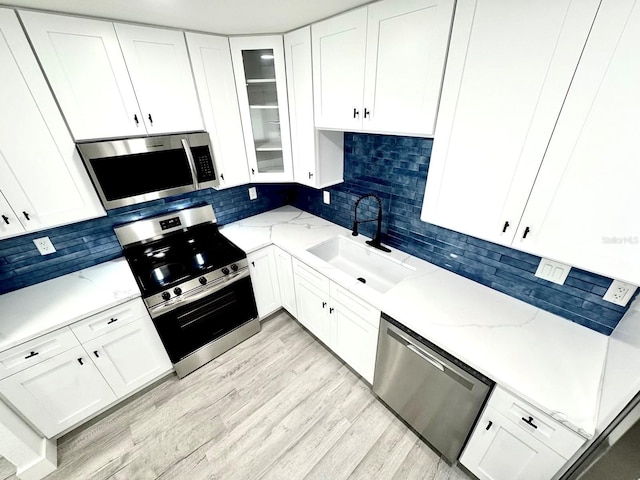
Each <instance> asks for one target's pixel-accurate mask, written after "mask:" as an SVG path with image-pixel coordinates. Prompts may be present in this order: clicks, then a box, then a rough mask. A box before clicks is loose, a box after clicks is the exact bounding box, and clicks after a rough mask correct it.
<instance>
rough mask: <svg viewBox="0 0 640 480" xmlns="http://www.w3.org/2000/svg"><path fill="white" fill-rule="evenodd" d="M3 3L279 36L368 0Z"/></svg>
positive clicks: (48, 0) (14, 0)
mask: <svg viewBox="0 0 640 480" xmlns="http://www.w3.org/2000/svg"><path fill="white" fill-rule="evenodd" d="M0 1H2V3H4V4H5V5H10V6H17V7H29V8H35V9H40V10H42V9H46V10H52V11H57V12H65V13H72V14H77V15H85V16H91V17H102V18H108V19H115V20H125V21H130V22H137V23H146V24H151V25H162V26H169V27H176V28H180V29H185V30H201V31H205V32H212V33H222V34H229V35H232V34H243V33H248V34H254V33H282V32H287V31H289V30H293V29H295V28H298V27H302V26H304V25H308V24H310V23H313V22H315V21H318V20H321V19H323V18H326V17H330V16H332V15H335V14H337V13H340V12H344V11H345V10H349V9H352V8H354V7H357V6H360V5H364V4H366V3H369V2H370V0H133V1H132V0H46V1H42V0H0Z"/></svg>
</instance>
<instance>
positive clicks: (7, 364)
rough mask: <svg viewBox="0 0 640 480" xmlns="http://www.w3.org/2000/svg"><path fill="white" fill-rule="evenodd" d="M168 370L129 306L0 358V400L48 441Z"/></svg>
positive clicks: (146, 325)
mask: <svg viewBox="0 0 640 480" xmlns="http://www.w3.org/2000/svg"><path fill="white" fill-rule="evenodd" d="M78 340H79V341H78ZM171 369H172V365H171V362H170V360H169V357H168V356H167V353H166V351H165V350H164V347H163V345H162V343H161V341H160V337H158V334H157V332H156V330H155V328H154V327H153V324H152V322H151V319H150V318H149V315H148V314H147V312H146V309H145V307H144V304H143V303H142V300H140V299H135V300H131V301H129V302H127V303H125V304H122V305H119V306H117V307H114V308H112V309H109V310H106V311H104V312H101V313H99V314H96V315H94V316H91V317H88V318H86V319H84V320H81V321H79V322H77V323H74V324H73V325H71V327H70V328H69V327H65V328H62V329H60V330H56V331H55V332H52V333H49V334H47V335H43V336H42V337H39V338H36V339H34V340H31V341H29V342H26V343H24V344H22V345H19V346H17V347H13V348H11V349H9V350H7V351H5V352H1V353H0V378H3V380H0V394H2V396H3V397H4V398H5V399H6V400H7V401H8V402H9V403H11V404H12V405H13V406H14V407H15V408H16V410H18V411H19V412H20V413H22V415H23V416H24V417H25V418H26V419H27V420H28V421H30V422H31V423H32V424H33V425H34V426H35V427H36V428H37V429H38V430H40V431H41V432H42V433H43V434H44V435H45V436H46V437H48V438H52V437H55V436H56V435H59V434H61V433H63V432H64V431H66V430H68V429H69V428H71V427H74V426H76V425H78V424H80V423H82V422H83V421H86V420H87V419H88V418H90V417H91V416H93V415H94V414H96V413H98V412H99V411H101V410H104V409H105V408H106V407H108V406H111V405H113V404H114V403H116V402H117V401H118V400H119V399H122V398H124V397H126V396H128V395H130V394H131V393H133V392H135V391H136V390H139V389H140V388H142V387H144V386H145V385H148V384H149V383H151V382H152V381H154V380H157V379H158V378H160V377H161V376H162V375H164V374H166V373H167V372H169V371H171Z"/></svg>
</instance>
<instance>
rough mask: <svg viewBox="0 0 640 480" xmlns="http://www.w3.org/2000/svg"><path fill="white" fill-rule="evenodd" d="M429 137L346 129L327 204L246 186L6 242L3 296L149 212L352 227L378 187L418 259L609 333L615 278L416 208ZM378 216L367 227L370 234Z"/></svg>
mask: <svg viewBox="0 0 640 480" xmlns="http://www.w3.org/2000/svg"><path fill="white" fill-rule="evenodd" d="M432 143H433V140H431V139H424V138H413V137H396V136H389V135H369V134H356V133H346V134H345V182H344V183H342V184H340V185H337V186H335V187H331V188H329V189H328V190H329V191H330V192H331V204H330V205H326V204H324V203H323V202H322V191H320V190H315V189H312V188H308V187H304V186H301V185H290V184H282V185H255V186H256V188H257V190H258V199H257V200H253V201H250V200H249V196H248V192H247V187H248V186H247V185H244V186H241V187H235V188H230V189H227V190H222V191H215V190H211V189H208V190H202V191H199V192H195V193H192V194H187V195H183V196H179V197H172V198H169V199H163V200H157V201H153V202H148V203H144V204H140V205H135V206H131V207H124V208H119V209H116V210H112V211H110V212H109V214H108V215H107V216H106V217H103V218H99V219H95V220H89V221H86V222H81V223H76V224H73V225H67V226H63V227H58V228H53V229H50V230H45V231H40V232H37V233H34V234H29V235H23V236H20V237H16V238H11V239H8V240H2V241H0V294H2V293H6V292H10V291H12V290H16V289H18V288H22V287H26V286H28V285H33V284H35V283H39V282H43V281H45V280H49V279H51V278H55V277H58V276H60V275H65V274H67V273H70V272H74V271H77V270H79V269H82V268H86V267H90V266H92V265H96V264H98V263H102V262H105V261H108V260H111V259H114V258H117V257H119V256H122V250H121V248H120V245H119V243H118V240H117V238H116V236H115V234H114V233H113V227H114V226H115V225H119V224H122V223H127V222H131V221H134V220H137V219H140V218H143V217H149V216H154V215H159V214H162V213H165V212H169V211H173V210H177V209H181V208H185V207H190V206H194V205H197V204H201V203H209V204H211V205H212V206H213V208H214V210H215V212H216V216H217V218H218V223H219V224H220V225H224V224H227V223H230V222H234V221H236V220H239V219H241V218H246V217H249V216H251V215H256V214H258V213H262V212H265V211H268V210H271V209H273V208H277V207H280V206H282V205H286V204H292V205H295V206H296V207H298V208H300V209H302V210H305V211H308V212H310V213H313V214H314V215H318V216H320V217H322V218H325V219H327V220H330V221H332V222H334V223H337V224H339V225H342V226H344V227H347V228H352V225H353V207H354V204H355V201H356V199H357V198H358V197H359V196H360V195H362V194H366V193H375V194H377V195H379V196H380V198H381V199H382V203H383V223H382V241H383V242H384V243H386V244H388V245H391V246H393V247H395V248H398V249H400V250H403V251H405V252H407V253H410V254H412V255H415V256H416V257H419V258H422V259H424V260H427V261H429V262H431V263H434V264H436V265H439V266H440V267H443V268H446V269H447V270H451V271H453V272H456V273H458V274H460V275H462V276H464V277H467V278H469V279H471V280H474V281H476V282H479V283H481V284H483V285H487V286H488V287H491V288H493V289H495V290H499V291H501V292H504V293H506V294H508V295H511V296H512V297H515V298H518V299H520V300H522V301H524V302H527V303H529V304H532V305H535V306H537V307H539V308H542V309H544V310H547V311H549V312H552V313H556V314H558V315H560V316H562V317H564V318H566V319H568V320H571V321H573V322H576V323H579V324H580V325H583V326H585V327H588V328H591V329H593V330H595V331H598V332H600V333H603V334H605V335H610V334H611V332H612V331H613V329H614V328H615V326H616V325H617V324H618V322H619V321H620V319H621V317H622V316H623V315H624V313H625V312H626V310H627V309H626V308H625V307H619V306H617V305H614V304H612V303H609V302H605V301H604V300H602V295H603V294H604V292H605V291H606V289H607V288H608V286H609V285H610V283H611V279H610V278H606V277H602V276H600V275H595V274H593V273H590V272H586V271H584V270H579V269H576V268H573V269H571V273H570V274H569V277H568V278H567V280H566V282H565V284H564V285H556V284H554V283H550V282H547V281H545V280H541V279H539V278H536V277H535V276H534V273H535V271H536V269H537V266H538V263H539V261H540V258H539V257H536V256H534V255H529V254H527V253H522V252H519V251H517V250H513V249H511V248H507V247H503V246H500V245H496V244H493V243H490V242H486V241H484V240H479V239H477V238H474V237H471V236H468V235H464V234H461V233H458V232H454V231H451V230H447V229H445V228H441V227H437V226H435V225H431V224H428V223H425V222H423V221H421V220H420V210H421V207H422V199H423V196H424V188H425V183H426V177H427V170H428V168H429V159H430V155H431V145H432ZM376 214H377V204H376V203H375V201H373V200H371V199H367V200H364V201H363V202H361V204H360V207H359V209H358V219H359V220H367V219H374V218H376ZM375 227H376V222H370V223H365V224H361V225H360V226H359V231H360V233H362V234H364V235H367V236H369V237H372V236H373V233H374V231H375ZM42 236H48V237H49V238H51V241H52V242H53V244H54V246H55V248H56V250H57V252H56V253H54V254H52V255H47V256H45V257H43V256H40V254H39V253H38V251H37V250H36V248H35V245H34V244H33V242H32V240H33V239H34V238H38V237H42Z"/></svg>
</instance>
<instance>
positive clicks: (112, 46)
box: [20, 12, 146, 140]
mask: <svg viewBox="0 0 640 480" xmlns="http://www.w3.org/2000/svg"><path fill="white" fill-rule="evenodd" d="M20 17H21V19H22V21H23V22H24V24H25V27H26V29H27V32H28V34H29V39H30V40H31V42H32V44H33V47H34V49H35V51H36V53H37V55H38V59H39V60H40V63H41V64H42V67H43V69H44V71H45V73H46V75H47V79H48V80H49V83H50V84H51V87H52V89H53V91H54V93H55V95H56V98H57V100H58V102H59V104H60V107H61V108H62V111H63V112H64V115H65V118H66V119H67V122H68V124H69V126H70V128H71V131H72V133H73V136H74V137H75V139H76V140H86V139H92V138H106V137H121V136H131V135H144V134H146V131H145V128H144V125H143V124H142V123H141V120H142V117H141V115H140V110H139V109H138V103H137V100H136V97H135V94H134V92H133V87H132V85H131V81H130V80H129V74H128V73H127V67H126V66H125V63H124V60H123V58H122V53H121V51H120V45H119V44H118V39H117V37H116V32H115V30H114V28H113V24H112V23H110V22H103V21H99V20H91V19H87V18H76V17H66V16H62V15H50V14H45V13H39V12H20ZM134 117H136V118H137V119H138V122H136V121H135V118H134Z"/></svg>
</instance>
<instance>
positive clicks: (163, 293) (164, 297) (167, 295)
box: [162, 292, 171, 300]
mask: <svg viewBox="0 0 640 480" xmlns="http://www.w3.org/2000/svg"><path fill="white" fill-rule="evenodd" d="M170 298H171V294H170V293H169V292H162V299H163V300H169V299H170Z"/></svg>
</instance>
